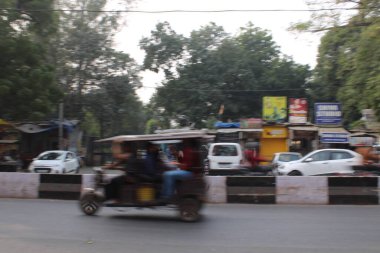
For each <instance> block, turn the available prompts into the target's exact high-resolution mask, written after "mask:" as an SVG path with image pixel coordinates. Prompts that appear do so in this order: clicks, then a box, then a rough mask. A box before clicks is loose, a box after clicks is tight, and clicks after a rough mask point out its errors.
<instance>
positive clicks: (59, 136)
mask: <svg viewBox="0 0 380 253" xmlns="http://www.w3.org/2000/svg"><path fill="white" fill-rule="evenodd" d="M58 146H59V149H60V150H63V103H62V102H61V103H59V128H58Z"/></svg>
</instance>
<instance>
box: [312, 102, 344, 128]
mask: <svg viewBox="0 0 380 253" xmlns="http://www.w3.org/2000/svg"><path fill="white" fill-rule="evenodd" d="M314 108H315V124H317V125H341V124H342V110H341V105H340V103H315V105H314Z"/></svg>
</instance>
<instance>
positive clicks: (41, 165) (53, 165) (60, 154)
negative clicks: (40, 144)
mask: <svg viewBox="0 0 380 253" xmlns="http://www.w3.org/2000/svg"><path fill="white" fill-rule="evenodd" d="M79 167H80V164H79V162H78V158H77V156H76V154H75V153H73V152H71V151H65V150H51V151H45V152H43V153H41V154H40V155H38V156H37V157H36V158H34V159H33V161H32V162H31V164H30V165H29V168H28V170H29V171H30V172H35V173H61V174H64V173H68V172H73V173H78V172H79Z"/></svg>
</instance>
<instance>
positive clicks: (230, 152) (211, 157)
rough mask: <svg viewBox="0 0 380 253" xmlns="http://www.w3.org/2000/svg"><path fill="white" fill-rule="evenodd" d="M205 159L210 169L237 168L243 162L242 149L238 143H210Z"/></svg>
mask: <svg viewBox="0 0 380 253" xmlns="http://www.w3.org/2000/svg"><path fill="white" fill-rule="evenodd" d="M207 159H208V166H209V170H210V171H212V170H230V169H237V168H238V166H239V165H240V164H241V163H242V162H243V151H242V148H241V146H240V144H238V143H232V142H231V143H230V142H221V143H212V144H211V145H210V148H209V150H208V155H207Z"/></svg>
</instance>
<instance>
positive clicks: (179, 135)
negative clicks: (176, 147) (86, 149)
mask: <svg viewBox="0 0 380 253" xmlns="http://www.w3.org/2000/svg"><path fill="white" fill-rule="evenodd" d="M190 138H201V139H213V138H214V136H211V135H207V134H206V131H202V130H189V131H186V132H172V133H160V134H142V135H117V136H113V137H109V138H105V139H100V140H97V141H96V142H126V141H159V140H176V139H190Z"/></svg>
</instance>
